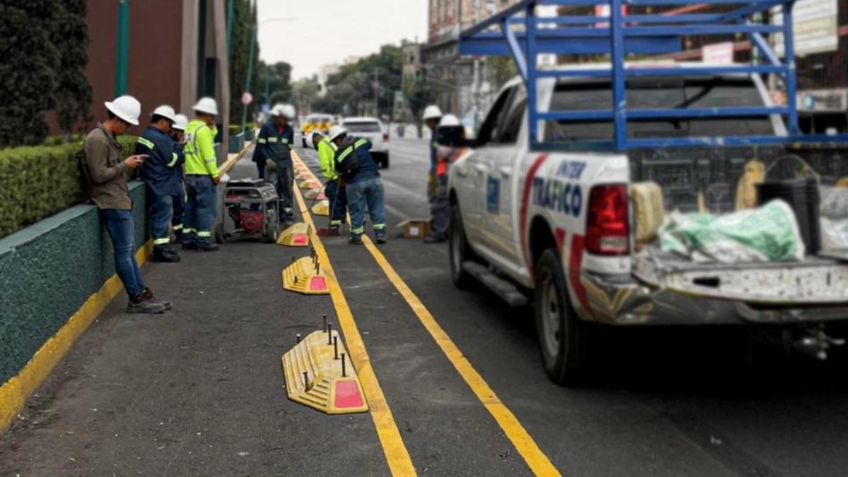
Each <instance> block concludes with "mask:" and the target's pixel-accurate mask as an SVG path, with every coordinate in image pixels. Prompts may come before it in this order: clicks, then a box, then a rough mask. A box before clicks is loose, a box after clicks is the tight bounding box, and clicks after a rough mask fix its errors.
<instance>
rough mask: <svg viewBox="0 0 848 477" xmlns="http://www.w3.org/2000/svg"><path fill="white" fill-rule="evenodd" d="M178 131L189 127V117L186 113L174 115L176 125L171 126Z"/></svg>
mask: <svg viewBox="0 0 848 477" xmlns="http://www.w3.org/2000/svg"><path fill="white" fill-rule="evenodd" d="M171 127H173V128H174V129H176V130H178V131H185V130H186V128H187V127H188V117H186V115H185V114H178V115H176V116H174V125H173V126H171Z"/></svg>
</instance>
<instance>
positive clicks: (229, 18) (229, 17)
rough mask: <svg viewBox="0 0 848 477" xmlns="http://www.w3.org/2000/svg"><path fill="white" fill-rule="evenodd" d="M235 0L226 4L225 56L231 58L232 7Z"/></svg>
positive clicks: (230, 0)
mask: <svg viewBox="0 0 848 477" xmlns="http://www.w3.org/2000/svg"><path fill="white" fill-rule="evenodd" d="M234 4H235V0H229V3H228V4H227V58H229V59H232V54H233V53H232V52H233V46H232V45H233V16H234V15H233V9H234Z"/></svg>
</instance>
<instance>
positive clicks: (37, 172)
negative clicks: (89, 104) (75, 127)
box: [0, 136, 136, 237]
mask: <svg viewBox="0 0 848 477" xmlns="http://www.w3.org/2000/svg"><path fill="white" fill-rule="evenodd" d="M135 140H136V138H135V137H132V136H125V137H122V138H120V142H121V145H122V146H123V155H124V157H126V156H128V155H130V154H132V153H133V151H134V149H135ZM82 153H83V152H82V141H76V142H73V143H69V144H60V145H55V146H26V147H15V148H9V149H0V237H4V236H6V235H9V234H11V233H13V232H16V231H18V230H20V229H22V228H23V227H26V226H27V225H30V224H32V223H34V222H37V221H39V220H41V219H43V218H45V217H48V216H50V215H53V214H55V213H57V212H60V211H62V210H65V209H67V208H68V207H71V206H73V205H75V204H78V203H80V202H82V201H83V200H84V199H85V198H84V197H83V191H82V185H81V183H80V178H79V167H78V161H79V158H80V156H81V155H82Z"/></svg>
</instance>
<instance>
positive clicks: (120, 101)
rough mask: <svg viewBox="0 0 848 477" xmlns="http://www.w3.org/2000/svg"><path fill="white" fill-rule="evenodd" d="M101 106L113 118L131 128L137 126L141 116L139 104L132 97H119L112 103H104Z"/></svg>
mask: <svg viewBox="0 0 848 477" xmlns="http://www.w3.org/2000/svg"><path fill="white" fill-rule="evenodd" d="M103 105H104V106H106V109H108V110H109V111H111V112H112V114H114V115H115V116H117V117H119V118H121V119H123V120H124V121H126V122H128V123H130V124H132V125H133V126H138V117H139V116H141V103H139V102H138V100H137V99H135V98H133V97H132V96H128V95H125V96H119V97H117V98H115V99H114V100H112V101H106V102H105V103H103Z"/></svg>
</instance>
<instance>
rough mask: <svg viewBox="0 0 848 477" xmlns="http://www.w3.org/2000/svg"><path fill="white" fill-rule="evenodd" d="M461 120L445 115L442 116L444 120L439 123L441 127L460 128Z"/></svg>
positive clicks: (451, 115)
mask: <svg viewBox="0 0 848 477" xmlns="http://www.w3.org/2000/svg"><path fill="white" fill-rule="evenodd" d="M459 125H460V123H459V118H457V117H456V116H454V115H453V114H445V115H444V116H442V120H441V121H439V127H443V126H444V127H448V126H459Z"/></svg>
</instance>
